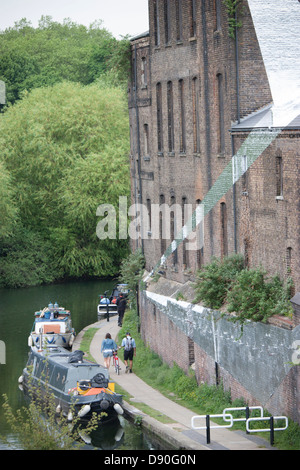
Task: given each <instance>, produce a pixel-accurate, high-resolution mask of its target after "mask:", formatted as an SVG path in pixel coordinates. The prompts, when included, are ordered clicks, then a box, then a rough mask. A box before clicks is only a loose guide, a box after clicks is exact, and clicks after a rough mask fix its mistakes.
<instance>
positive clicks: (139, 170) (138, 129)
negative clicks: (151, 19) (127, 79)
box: [134, 44, 144, 254]
mask: <svg viewBox="0 0 300 470" xmlns="http://www.w3.org/2000/svg"><path fill="white" fill-rule="evenodd" d="M134 58H135V60H134V81H135V114H136V128H137V153H138V179H139V203H140V204H141V205H142V204H143V196H142V177H141V146H140V118H139V109H138V104H137V50H136V44H135V46H134ZM141 247H142V253H143V254H144V240H143V221H141Z"/></svg>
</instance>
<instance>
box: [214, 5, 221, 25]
mask: <svg viewBox="0 0 300 470" xmlns="http://www.w3.org/2000/svg"><path fill="white" fill-rule="evenodd" d="M215 12H216V13H215V14H216V31H220V29H221V13H222V10H221V0H215Z"/></svg>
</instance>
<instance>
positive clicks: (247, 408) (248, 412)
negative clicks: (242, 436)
mask: <svg viewBox="0 0 300 470" xmlns="http://www.w3.org/2000/svg"><path fill="white" fill-rule="evenodd" d="M249 417H250V410H249V406H246V421H247V419H249ZM246 434H250V433H249V431H247V430H246Z"/></svg>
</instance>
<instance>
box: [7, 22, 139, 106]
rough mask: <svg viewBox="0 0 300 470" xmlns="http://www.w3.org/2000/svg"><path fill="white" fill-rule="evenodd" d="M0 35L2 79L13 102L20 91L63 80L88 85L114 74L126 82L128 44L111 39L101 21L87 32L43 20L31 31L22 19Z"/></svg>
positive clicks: (81, 27) (78, 26) (65, 24)
mask: <svg viewBox="0 0 300 470" xmlns="http://www.w3.org/2000/svg"><path fill="white" fill-rule="evenodd" d="M0 37H1V41H0V55H1V62H0V79H1V80H3V81H4V82H5V83H6V90H7V101H8V102H11V103H14V102H15V101H16V100H18V99H20V98H21V96H22V92H23V91H24V90H28V91H29V90H32V89H34V88H37V87H45V86H52V85H54V84H56V83H58V82H61V81H65V80H71V81H73V82H78V83H81V84H83V85H87V84H89V83H92V82H93V81H95V80H96V79H97V78H98V77H99V76H101V75H102V74H106V73H108V72H110V71H112V70H113V71H114V75H115V77H116V80H119V81H120V80H122V83H123V84H124V83H125V80H126V79H127V74H128V68H129V63H130V62H129V58H128V53H127V52H128V49H129V46H128V44H129V41H128V40H127V39H126V38H124V39H122V40H120V41H119V40H117V39H115V38H114V37H113V36H112V34H111V33H109V32H108V31H107V30H106V29H105V28H103V27H102V22H101V21H96V22H94V23H93V24H91V25H90V27H89V28H87V27H86V26H83V25H78V24H76V23H73V22H72V21H71V20H70V19H66V20H64V22H63V23H62V24H60V23H57V22H55V21H53V20H52V18H51V17H50V16H42V17H41V19H40V21H39V25H38V27H37V28H33V27H32V26H31V23H30V22H28V21H27V20H26V19H25V18H23V19H22V20H21V21H19V22H16V23H15V25H14V27H13V28H9V29H7V30H5V31H2V32H0ZM116 72H117V73H116Z"/></svg>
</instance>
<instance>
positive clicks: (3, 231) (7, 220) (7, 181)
mask: <svg viewBox="0 0 300 470" xmlns="http://www.w3.org/2000/svg"><path fill="white" fill-rule="evenodd" d="M17 216H18V211H17V207H16V204H15V202H14V192H13V186H12V183H11V178H10V174H9V172H8V171H7V169H6V168H5V165H4V163H3V162H1V161H0V221H1V223H0V238H1V237H6V236H8V235H9V234H11V232H12V230H13V228H14V225H15V223H16V221H17Z"/></svg>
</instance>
